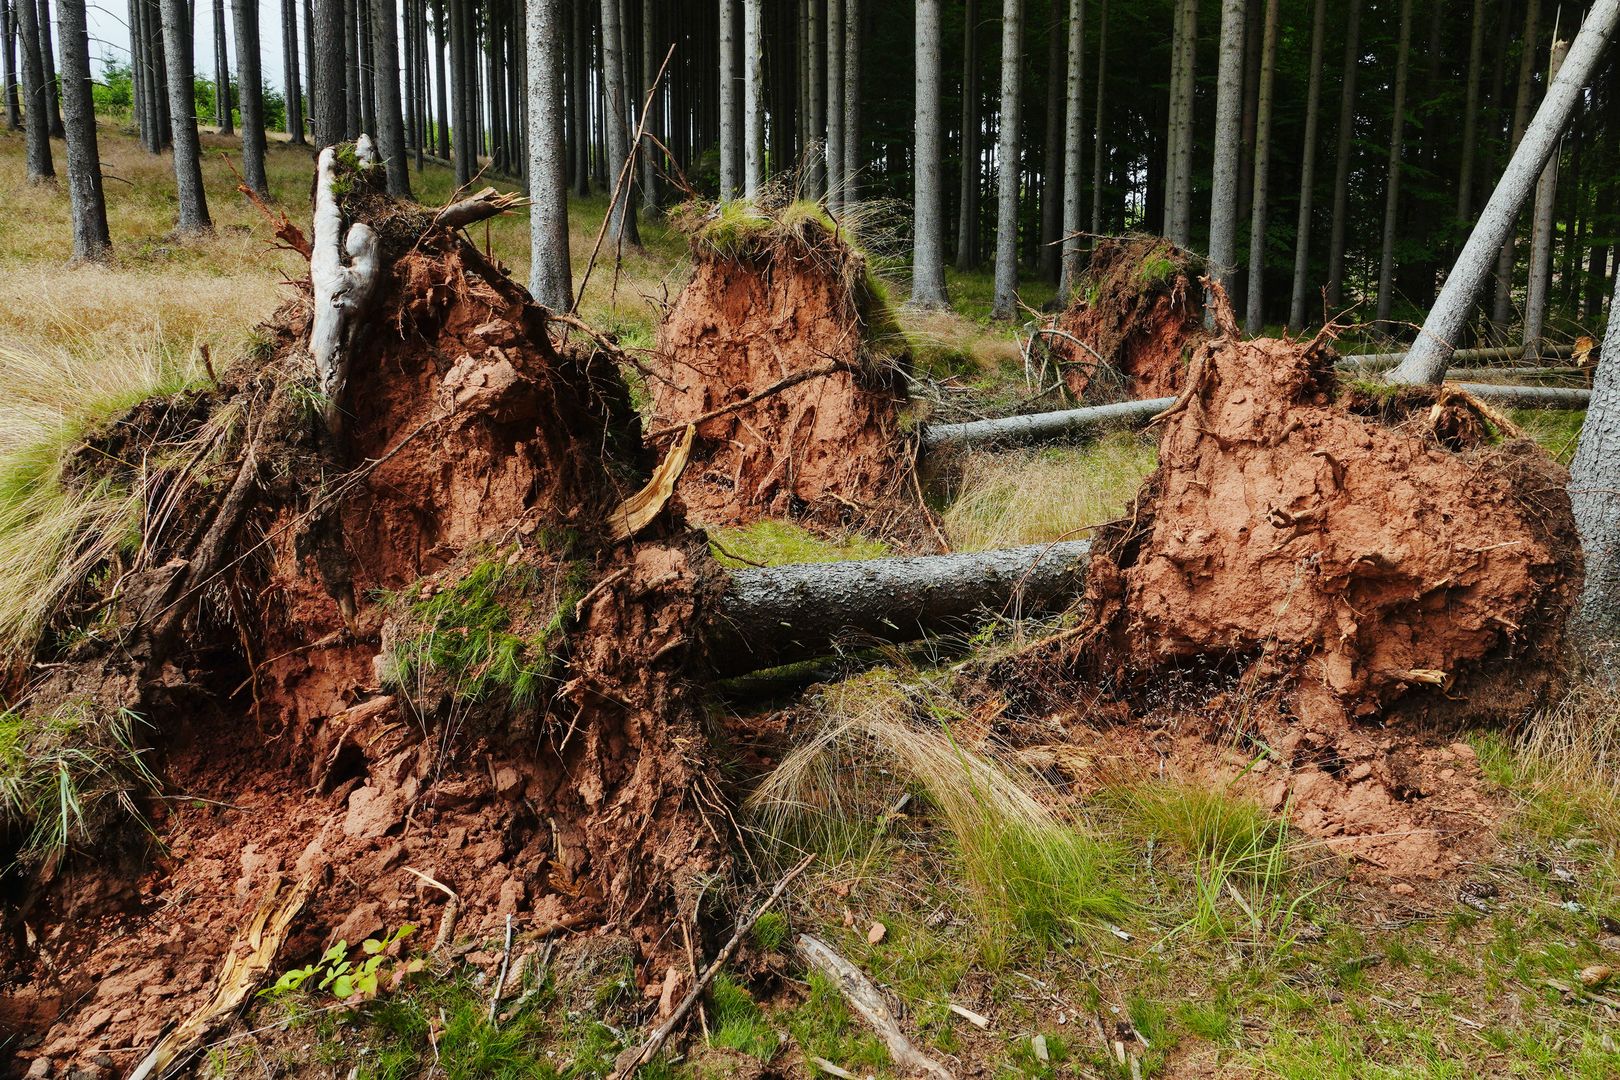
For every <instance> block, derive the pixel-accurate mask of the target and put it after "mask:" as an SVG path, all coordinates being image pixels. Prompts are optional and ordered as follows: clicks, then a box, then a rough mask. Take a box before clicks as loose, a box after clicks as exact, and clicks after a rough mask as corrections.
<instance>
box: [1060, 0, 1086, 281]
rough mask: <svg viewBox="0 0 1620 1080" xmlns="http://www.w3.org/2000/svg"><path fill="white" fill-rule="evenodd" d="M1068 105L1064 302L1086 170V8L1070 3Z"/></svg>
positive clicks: (1076, 269) (1074, 262)
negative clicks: (1082, 181)
mask: <svg viewBox="0 0 1620 1080" xmlns="http://www.w3.org/2000/svg"><path fill="white" fill-rule="evenodd" d="M1068 61H1069V62H1068V67H1067V71H1068V79H1067V82H1068V87H1067V96H1068V101H1067V104H1066V106H1065V109H1064V114H1063V115H1064V124H1063V250H1062V253H1063V273H1062V275H1061V277H1060V279H1059V281H1058V297H1059V299H1060V300H1061V301H1066V300H1067V299H1068V298H1069V296H1070V295H1072V294H1073V292H1074V284H1075V282H1076V281H1078V280H1079V278H1080V232H1081V230H1082V229H1084V228H1085V223H1084V218H1083V217H1082V214H1083V211H1082V209H1081V203H1080V186H1081V177H1082V174H1083V171H1084V169H1085V149H1086V139H1085V130H1086V129H1085V115H1084V113H1085V105H1086V102H1085V98H1086V4H1085V0H1069V56H1068Z"/></svg>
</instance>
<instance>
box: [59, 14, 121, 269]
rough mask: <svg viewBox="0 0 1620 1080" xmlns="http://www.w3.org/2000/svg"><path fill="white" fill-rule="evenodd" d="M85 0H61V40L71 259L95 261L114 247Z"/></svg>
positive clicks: (106, 254)
mask: <svg viewBox="0 0 1620 1080" xmlns="http://www.w3.org/2000/svg"><path fill="white" fill-rule="evenodd" d="M84 4H85V0H57V4H56V17H57V19H58V20H59V21H60V25H59V27H58V29H59V35H58V36H59V37H60V38H61V40H62V106H63V110H62V111H63V114H64V115H63V121H64V126H65V129H66V130H65V134H66V138H67V172H68V198H69V200H70V206H71V210H72V214H73V261H74V262H75V263H81V262H97V261H100V260H102V259H105V258H106V257H107V256H108V255H109V254H110V253H111V251H112V237H111V236H110V235H109V234H108V232H107V200H106V198H105V196H104V195H103V193H102V190H101V153H100V151H99V150H98V148H97V145H96V108H95V98H94V96H93V95H92V93H91V89H90V38H89V35H88V33H87V32H86V29H85V11H84Z"/></svg>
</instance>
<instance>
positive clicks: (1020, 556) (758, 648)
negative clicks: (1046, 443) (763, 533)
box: [706, 540, 1091, 676]
mask: <svg viewBox="0 0 1620 1080" xmlns="http://www.w3.org/2000/svg"><path fill="white" fill-rule="evenodd" d="M1090 556H1091V544H1090V543H1089V542H1088V541H1085V540H1071V541H1065V542H1061V543H1055V544H1033V545H1030V546H1028V547H1016V548H1005V549H1002V550H1000V551H985V552H976V553H973V554H965V555H917V556H905V557H900V558H892V559H871V560H867V561H864V562H844V563H813V564H807V565H796V566H773V567H767V568H764V569H759V570H738V571H735V572H734V573H733V574H732V575H731V578H730V580H729V581H728V582H727V584H726V590H725V593H724V595H723V597H722V598H721V601H720V604H719V608H718V614H717V615H716V616H715V618H714V619H713V621H712V622H711V623H710V625H709V628H708V632H707V635H706V636H707V638H708V650H707V652H708V655H709V657H710V659H711V662H712V663H713V665H714V667H715V670H716V673H717V674H720V675H723V676H724V675H740V674H743V673H745V672H749V671H758V670H760V669H762V668H770V667H779V666H781V665H783V664H791V663H795V662H797V661H800V660H810V659H814V658H815V657H818V656H826V655H828V654H829V653H832V652H836V651H838V650H839V649H840V648H851V649H856V648H864V647H866V646H867V645H870V644H872V643H873V642H875V641H888V642H899V641H914V640H916V639H917V638H919V637H922V636H923V635H924V634H927V633H930V632H937V631H946V630H953V629H961V627H962V626H963V625H964V620H966V619H967V618H968V617H969V616H971V615H973V614H974V613H975V612H979V611H983V610H990V611H997V612H1007V613H1016V614H1019V615H1030V614H1036V613H1040V612H1044V611H1050V610H1052V609H1054V608H1056V607H1060V606H1062V605H1063V604H1065V603H1067V602H1068V601H1069V600H1071V599H1072V598H1073V597H1075V596H1078V595H1079V593H1080V591H1081V590H1082V589H1083V588H1084V587H1085V574H1086V565H1087V563H1088V562H1089V560H1090Z"/></svg>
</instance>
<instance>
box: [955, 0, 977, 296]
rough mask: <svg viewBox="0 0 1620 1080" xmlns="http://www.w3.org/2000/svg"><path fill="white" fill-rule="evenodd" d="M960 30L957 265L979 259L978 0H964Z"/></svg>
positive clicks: (966, 267) (963, 266)
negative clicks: (960, 125)
mask: <svg viewBox="0 0 1620 1080" xmlns="http://www.w3.org/2000/svg"><path fill="white" fill-rule="evenodd" d="M963 20H964V22H963V29H962V171H961V174H960V175H959V176H958V177H957V203H956V268H957V269H958V270H971V269H973V267H974V266H975V265H976V264H977V263H978V261H979V137H980V134H981V132H982V131H983V120H982V119H981V118H980V116H979V0H966V9H965V12H964V15H963Z"/></svg>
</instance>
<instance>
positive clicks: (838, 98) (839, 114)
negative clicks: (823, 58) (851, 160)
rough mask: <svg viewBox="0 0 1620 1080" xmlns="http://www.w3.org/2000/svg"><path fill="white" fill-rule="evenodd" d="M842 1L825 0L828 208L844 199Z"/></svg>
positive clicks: (840, 204) (834, 207) (835, 210)
mask: <svg viewBox="0 0 1620 1080" xmlns="http://www.w3.org/2000/svg"><path fill="white" fill-rule="evenodd" d="M844 47H845V46H844V0H827V207H828V208H829V209H830V210H833V211H834V212H837V211H838V210H839V209H840V208H841V207H842V206H843V201H844V184H845V183H846V178H845V176H844Z"/></svg>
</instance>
